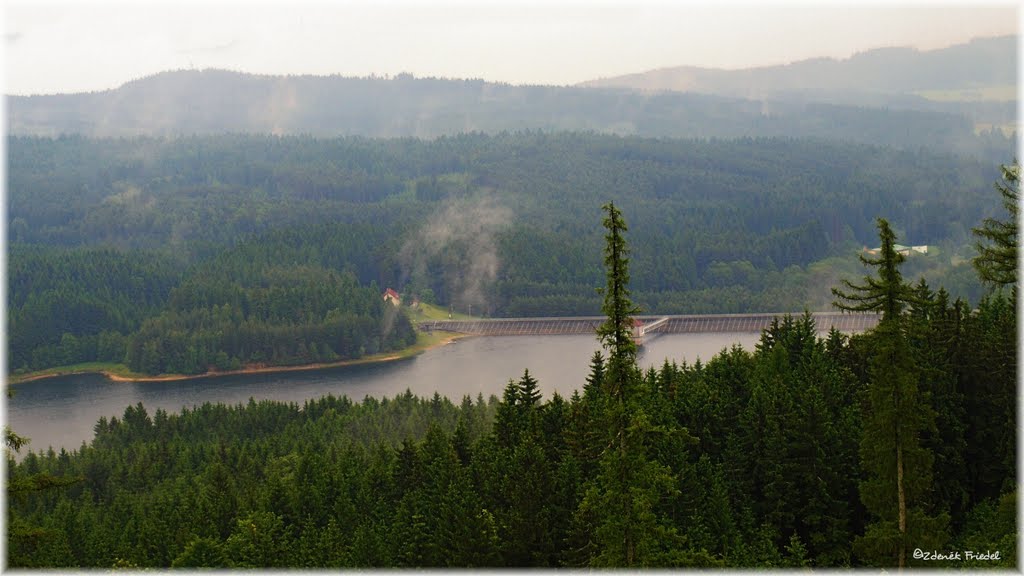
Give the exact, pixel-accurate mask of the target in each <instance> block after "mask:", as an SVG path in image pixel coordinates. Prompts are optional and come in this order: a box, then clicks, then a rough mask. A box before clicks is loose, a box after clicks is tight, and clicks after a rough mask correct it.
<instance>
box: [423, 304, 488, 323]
mask: <svg viewBox="0 0 1024 576" xmlns="http://www.w3.org/2000/svg"><path fill="white" fill-rule="evenodd" d="M409 317H410V318H412V319H413V320H414V321H416V322H423V321H425V320H448V319H449V318H448V310H447V309H445V308H441V307H440V306H434V305H433V304H427V303H425V302H420V305H419V306H417V307H416V309H415V310H409ZM479 319H480V318H479V317H478V316H470V315H469V314H463V313H461V312H454V313H452V316H451V320H479Z"/></svg>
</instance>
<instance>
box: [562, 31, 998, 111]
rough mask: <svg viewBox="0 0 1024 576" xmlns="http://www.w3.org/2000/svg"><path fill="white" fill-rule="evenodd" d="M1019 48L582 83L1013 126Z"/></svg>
mask: <svg viewBox="0 0 1024 576" xmlns="http://www.w3.org/2000/svg"><path fill="white" fill-rule="evenodd" d="M1017 44H1018V38H1017V36H1002V37H997V38H979V39H975V40H973V41H971V42H969V43H966V44H959V45H955V46H950V47H948V48H942V49H937V50H927V51H918V50H916V49H913V48H906V47H904V48H879V49H875V50H868V51H865V52H860V53H857V54H854V55H853V56H851V57H850V58H846V59H832V58H814V59H810V60H801V61H798V62H793V63H791V64H785V65H778V66H764V67H759V68H746V69H741V70H721V69H713V68H698V67H693V66H679V67H673V68H661V69H658V70H651V71H648V72H639V73H635V74H628V75H624V76H616V77H612V78H601V79H597V80H591V81H588V82H584V83H582V84H580V86H587V87H600V88H610V87H619V88H629V89H633V90H644V91H664V90H672V91H678V92H691V93H698V94H709V95H716V96H728V97H733V98H749V99H756V100H764V99H768V100H785V101H793V100H796V101H816V102H828V103H832V104H844V105H854V106H871V107H878V108H882V107H887V108H892V109H905V110H929V111H936V112H940V111H941V112H950V113H960V114H964V115H967V116H969V117H970V118H972V119H973V120H974V121H975V122H976V123H978V124H986V125H992V124H996V125H1003V126H1005V127H1007V128H1010V127H1012V126H1013V125H1015V124H1016V117H1017V100H1018V96H1017V92H1018V90H1017Z"/></svg>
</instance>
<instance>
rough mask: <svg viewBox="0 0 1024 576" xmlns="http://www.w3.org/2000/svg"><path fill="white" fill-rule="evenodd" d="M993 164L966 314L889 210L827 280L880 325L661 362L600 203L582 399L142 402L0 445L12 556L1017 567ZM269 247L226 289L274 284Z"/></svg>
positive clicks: (1008, 350)
mask: <svg viewBox="0 0 1024 576" xmlns="http://www.w3.org/2000/svg"><path fill="white" fill-rule="evenodd" d="M1004 178H1005V179H1004V180H1003V181H1002V182H1001V184H999V185H998V186H997V187H998V188H999V189H1000V191H1001V192H1002V193H1003V195H1004V201H1005V203H1006V206H1007V208H1008V209H1009V211H1010V218H1009V219H1002V218H996V217H990V218H987V219H984V220H982V221H980V222H981V224H980V226H979V227H978V228H976V231H975V235H976V237H977V239H978V245H977V248H978V253H979V256H978V258H977V259H976V260H975V261H974V263H975V266H976V269H977V271H978V272H979V274H980V276H981V278H982V279H984V281H985V282H986V284H987V285H989V287H990V291H989V292H988V293H987V294H986V295H985V296H984V297H983V298H981V299H980V300H979V301H977V303H976V304H973V305H972V304H969V303H968V302H967V301H965V300H963V299H960V298H952V297H951V296H950V295H949V293H948V292H947V291H946V290H944V289H942V288H939V289H937V290H933V289H932V288H931V287H930V286H929V284H928V283H927V282H926V281H924V280H920V281H917V282H914V283H911V282H908V281H906V280H904V276H903V265H904V258H903V256H902V255H900V254H899V253H898V252H897V251H896V249H895V242H896V240H897V239H898V238H899V236H898V235H897V234H896V233H895V231H894V229H893V228H892V227H891V226H890V223H889V222H888V221H887V220H884V219H877V220H876V222H875V226H876V232H877V235H878V236H877V238H878V240H879V241H880V243H881V247H880V248H881V250H880V252H879V254H878V255H877V256H873V257H863V259H862V263H863V264H864V265H865V267H866V270H867V275H866V276H865V277H864V279H863V280H862V281H851V280H849V279H846V280H844V281H843V282H840V283H837V284H836V285H835V288H834V289H833V290H832V293H833V296H834V298H835V304H836V306H838V307H840V308H841V309H844V310H849V311H851V313H857V312H858V311H871V312H879V313H881V314H882V315H883V318H882V320H881V322H880V324H879V326H878V327H877V328H876V329H873V330H871V331H868V332H865V333H861V334H856V335H852V336H847V335H843V334H840V333H838V332H835V331H833V332H830V333H829V334H827V336H824V337H823V336H822V335H821V334H820V333H819V332H818V331H817V329H816V327H815V326H814V324H813V320H812V319H811V317H810V316H809V315H804V316H802V317H792V316H786V317H783V318H779V319H777V320H776V321H775V323H773V325H772V326H771V327H770V328H769V329H767V330H765V331H764V332H763V333H762V335H761V339H760V342H759V343H758V345H757V346H756V348H755V350H753V351H746V350H743V349H742V348H739V347H734V348H732V349H730V350H723V351H722V352H721V353H720V354H718V355H717V356H715V357H714V358H713V359H711V360H710V361H708V362H707V363H701V362H697V363H695V364H693V365H688V364H682V365H678V364H675V363H669V362H666V363H665V364H664V365H663V366H662V367H661V368H660V369H654V368H652V369H650V370H648V371H646V372H641V371H640V370H639V369H638V367H637V364H636V346H635V344H634V343H633V341H632V338H631V333H630V330H631V326H632V324H631V322H630V319H631V316H632V315H633V314H635V313H636V312H637V307H636V304H635V303H634V302H633V300H632V289H631V287H632V286H633V285H634V284H633V282H631V274H632V272H633V270H634V269H633V267H632V264H633V262H634V261H633V260H632V257H633V254H632V253H631V250H633V249H636V250H637V251H639V247H640V246H641V241H640V240H638V237H640V236H641V235H640V234H632V235H630V236H629V238H630V242H629V243H628V244H627V241H626V233H627V227H626V224H625V222H626V220H625V217H624V211H620V210H619V208H618V207H616V206H615V205H613V204H608V205H606V206H605V207H604V214H605V216H604V224H605V226H604V227H605V234H604V238H603V244H604V246H605V249H604V252H603V257H602V256H600V255H599V256H598V259H599V261H602V262H603V264H604V270H605V275H604V276H605V277H604V279H603V282H598V283H597V284H602V285H604V289H603V290H602V294H601V295H600V297H599V300H600V301H599V306H600V309H601V311H602V312H603V313H604V315H605V316H606V321H605V323H604V324H602V325H601V327H600V328H599V329H598V331H597V337H598V339H599V340H600V342H601V343H602V346H603V353H601V352H598V353H595V355H594V357H593V359H592V362H591V369H590V374H589V376H588V377H587V379H586V382H581V383H578V386H577V388H578V389H577V391H576V392H574V393H573V395H572V396H571V397H570V398H562V397H560V396H558V395H555V396H553V397H551V398H548V399H543V398H542V397H541V394H540V393H539V390H538V382H537V381H536V379H534V378H533V377H532V376H531V375H530V373H529V371H528V370H527V371H526V372H524V374H523V375H522V377H521V378H520V379H519V380H518V381H509V382H508V385H507V386H506V388H505V391H504V394H503V397H502V398H500V399H497V398H491V399H490V400H485V399H483V398H480V397H478V398H477V399H476V400H475V401H474V400H473V399H471V398H468V397H466V398H463V399H462V401H461V403H459V404H458V405H456V404H454V403H452V402H451V401H449V400H448V399H445V398H442V397H440V396H438V395H436V394H435V395H434V397H433V398H430V399H424V398H418V397H415V396H413V395H412V394H411V393H408V392H407V393H406V394H404V395H399V396H398V397H396V398H392V399H379V400H378V399H374V398H370V397H367V398H366V399H364V400H363V401H362V402H353V401H352V400H350V399H348V398H336V397H331V396H328V397H325V398H321V399H316V400H310V401H307V402H306V403H305V404H304V405H303V406H298V405H296V404H285V403H279V402H269V401H266V402H253V401H250V402H249V403H248V404H247V405H237V406H224V405H209V404H207V405H203V406H199V407H195V408H191V409H185V410H183V411H182V412H181V413H180V414H168V413H166V412H164V411H161V410H158V411H157V412H156V413H155V414H152V415H150V414H149V413H148V412H147V410H146V408H145V407H144V406H143V405H141V404H139V405H137V406H132V407H129V408H127V409H126V410H125V412H124V415H123V417H122V418H120V419H118V418H111V419H109V420H107V419H101V420H100V421H99V422H98V423H97V425H96V428H95V432H96V433H95V437H94V439H93V440H92V442H90V443H87V444H86V443H83V445H82V447H81V448H80V449H79V450H75V451H72V452H66V451H64V450H62V451H61V452H60V453H59V454H55V453H53V451H52V450H51V451H49V452H46V453H36V452H33V451H29V452H28V453H27V455H25V456H24V457H23V458H21V459H20V461H16V460H15V458H14V456H15V455H14V453H13V452H12V451H11V450H9V451H8V479H7V481H8V511H7V513H8V527H9V528H8V535H7V553H8V565H9V566H10V567H105V568H110V567H134V568H143V567H161V566H162V567H168V566H170V567H236V568H245V567H499V566H501V567H744V568H769V567H792V568H797V567H846V566H852V567H859V566H876V567H877V566H883V567H897V566H900V567H902V566H912V567H929V568H938V567H945V566H953V567H981V566H1001V567H1015V566H1016V561H1017V549H1016V546H1017V545H1016V542H1017V526H1016V494H1017V491H1016V477H1015V473H1016V420H1015V406H1016V402H1015V399H1016V395H1015V394H1016V369H1017V361H1016V296H1017V273H1016V258H1017V224H1016V215H1017V212H1016V202H1017V199H1018V198H1017V197H1018V184H1017V178H1018V172H1017V169H1016V168H1010V169H1007V170H1006V171H1004ZM634 227H636V224H634ZM597 245H600V243H598V244H597ZM239 246H240V247H239V248H238V249H248V246H249V245H247V244H240V245H239ZM253 260H254V262H255V263H254V264H253V265H252V267H251V268H249V267H246V266H239V267H237V268H232V267H226V268H227V269H226V270H225V271H224V272H223V274H222V276H221V278H231V277H233V275H235V276H238V277H241V276H245V275H247V274H249V275H255V276H258V275H259V274H260V273H263V274H269V272H267V270H266V269H262V268H260V264H259V263H258V261H259V259H258V258H254V259H253ZM211 262H214V261H211ZM215 267H216V266H215ZM310 278H311V279H313V278H317V276H315V273H313V272H310ZM328 285H329V286H331V287H332V288H331V289H335V288H333V287H336V289H338V290H346V289H348V290H357V288H356V287H355V286H354V285H353V284H352V283H351V281H350V280H349V281H346V280H345V279H344V278H341V277H338V278H336V279H335V280H332V281H331V282H328ZM218 286H219V285H218V280H217V279H213V280H211V281H210V283H209V284H197V285H195V286H193V287H191V288H190V289H189V290H187V291H181V292H174V296H171V297H169V298H170V300H171V301H174V302H175V304H171V305H170V308H169V310H173V309H174V307H175V306H182V305H186V306H187V304H185V302H188V301H189V298H192V299H195V300H196V301H200V300H202V299H203V298H204V297H205V296H204V295H205V294H212V293H214V292H216V291H217V290H220V289H221V288H218ZM271 286H273V284H271ZM224 289H225V290H227V288H224ZM325 289H326V288H325ZM175 290H176V289H175ZM185 294H188V296H187V297H186V296H185ZM254 294H255V290H253V291H248V292H247V291H245V290H243V291H241V292H238V293H236V295H237V297H238V298H242V299H244V298H246V297H253V295H254ZM233 309H234V307H232V310H233ZM268 314H269V315H268ZM271 315H272V313H266V312H263V313H260V314H257V315H256V316H257V318H268V317H270V316H271ZM168 321H170V320H168ZM15 432H16V431H15ZM8 446H9V447H11V448H13V449H21V448H23V446H22V442H21V440H20V439H19V438H18V437H17V436H16V435H12V433H10V432H9V433H8ZM952 551H956V553H957V554H958V555H959V557H957V558H947V559H938V560H937V559H935V558H934V557H933V555H934V554H942V555H946V556H950V555H952ZM984 554H988V556H981V555H984Z"/></svg>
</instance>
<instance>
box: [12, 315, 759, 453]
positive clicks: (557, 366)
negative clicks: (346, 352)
mask: <svg viewBox="0 0 1024 576" xmlns="http://www.w3.org/2000/svg"><path fill="white" fill-rule="evenodd" d="M758 338H759V334H754V333H707V334H665V335H657V336H655V337H653V338H651V339H650V340H648V342H647V343H646V345H645V346H644V347H643V348H642V349H641V353H640V356H639V358H638V359H639V363H640V365H641V367H642V368H645V369H646V368H647V367H649V366H654V367H656V368H657V367H660V366H661V364H662V363H663V362H664V361H665V359H666V358H667V359H669V360H674V361H675V362H677V363H682V362H684V361H686V362H690V363H693V362H694V361H695V360H696V359H697V358H700V359H701V360H703V361H707V360H710V359H711V358H712V357H713V356H714V355H715V354H717V353H718V352H720V351H721V350H722V349H724V348H728V347H730V346H732V345H733V344H740V345H742V346H743V347H744V348H746V349H748V350H753V346H754V344H755V343H756V342H757V340H758ZM599 349H600V344H599V343H598V341H597V339H596V338H595V337H593V336H582V335H573V336H494V337H476V338H467V339H464V340H459V341H457V342H455V343H452V344H449V345H445V346H441V347H438V348H434V349H432V350H428V351H426V352H424V353H423V354H421V355H419V356H416V357H413V358H407V359H403V360H397V361H393V362H386V363H380V364H363V365H359V366H345V367H338V368H330V369H324V370H312V371H298V372H279V373H276V374H275V373H264V374H245V375H235V376H221V377H216V378H199V379H195V380H177V381H169V382H115V381H112V380H110V379H108V378H106V377H104V376H102V375H99V374H80V375H70V376H62V377H59V378H51V379H47V380H38V381H34V382H26V383H24V384H18V385H15V386H12V388H13V389H14V390H15V395H14V397H13V398H10V399H8V400H7V422H8V424H10V426H11V428H12V429H14V431H15V432H16V433H18V434H20V435H22V436H28V437H29V438H30V439H31V443H30V444H29V449H32V450H35V451H37V452H39V451H45V450H46V449H47V447H50V446H52V447H53V448H54V450H58V451H59V450H60V449H61V448H65V449H67V450H72V449H77V448H79V447H80V446H81V445H82V442H87V443H88V442H90V441H91V440H92V436H93V427H94V426H95V424H96V421H97V420H99V418H100V417H101V416H106V417H108V418H109V417H111V416H117V417H118V418H120V417H121V415H122V414H123V413H124V409H125V408H126V407H128V406H131V405H135V404H137V403H139V402H142V404H143V405H144V406H145V407H146V410H147V411H148V412H149V414H150V415H152V414H153V412H154V411H155V410H156V409H157V408H162V409H164V410H166V411H168V412H178V411H180V410H181V408H182V407H183V406H195V405H201V404H203V403H205V402H211V403H218V402H221V403H225V404H244V403H246V402H248V401H249V398H253V399H256V400H263V399H269V400H279V401H286V402H295V403H297V404H299V405H301V404H302V403H303V402H304V401H306V400H308V399H311V398H319V397H321V396H325V395H327V394H333V395H335V396H342V395H346V396H348V397H349V398H352V399H354V400H361V399H363V398H364V397H366V396H373V397H377V398H381V397H385V396H387V397H393V396H395V395H397V394H401V393H403V392H405V390H406V389H409V390H411V391H412V392H413V394H416V395H417V396H422V397H429V396H433V395H434V392H438V393H440V394H441V395H442V396H447V397H448V398H450V399H451V400H452V401H453V402H456V403H457V402H459V401H460V400H461V399H462V397H463V396H465V395H469V396H471V397H473V398H476V396H477V395H478V394H483V395H484V397H485V398H486V397H487V396H489V395H491V394H494V395H496V396H499V397H500V396H501V393H502V390H503V389H504V388H505V385H506V384H507V383H508V381H509V379H519V378H520V377H521V376H522V375H523V371H524V370H526V369H529V370H530V374H531V375H533V376H534V377H535V378H536V379H537V380H538V381H539V384H540V388H541V391H542V392H543V393H544V397H545V398H550V397H551V394H552V393H553V392H556V391H557V392H558V393H559V394H561V395H562V396H565V397H568V396H570V395H571V394H572V392H573V390H576V389H578V388H581V387H582V386H583V383H584V381H585V379H586V376H587V374H588V372H589V371H590V358H591V357H592V356H593V354H594V351H595V350H599ZM22 452H23V453H24V452H26V450H25V449H22Z"/></svg>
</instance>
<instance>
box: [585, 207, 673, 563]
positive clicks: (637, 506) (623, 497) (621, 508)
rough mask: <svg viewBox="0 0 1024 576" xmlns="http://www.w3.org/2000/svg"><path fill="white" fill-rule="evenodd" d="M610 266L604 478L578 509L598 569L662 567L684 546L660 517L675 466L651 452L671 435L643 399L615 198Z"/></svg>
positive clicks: (604, 330)
mask: <svg viewBox="0 0 1024 576" xmlns="http://www.w3.org/2000/svg"><path fill="white" fill-rule="evenodd" d="M603 209H604V210H605V211H606V212H607V214H608V215H607V217H606V218H605V219H604V226H605V228H606V229H607V230H608V232H607V234H606V235H605V240H606V244H605V250H604V256H605V259H604V261H605V267H606V274H607V278H608V283H607V287H606V288H605V290H604V291H603V292H604V305H603V306H602V310H603V311H604V313H605V315H606V316H607V320H606V321H605V322H604V323H603V324H602V325H601V326H600V327H598V329H597V334H598V337H599V339H600V340H601V343H602V344H603V346H604V347H605V348H606V349H607V351H608V360H607V362H606V364H605V372H604V374H603V383H602V389H603V394H602V397H603V398H604V400H605V401H604V402H603V409H604V418H603V421H604V422H605V424H606V433H605V434H604V435H603V437H601V438H600V440H601V441H602V444H603V453H602V456H601V461H600V464H599V467H598V474H597V477H596V478H595V479H594V481H593V482H592V483H590V484H589V486H588V488H587V489H586V491H585V495H584V497H583V501H582V502H581V504H580V511H579V512H578V514H579V515H580V516H581V517H590V518H592V519H593V524H592V529H593V540H594V542H595V543H596V547H595V548H596V550H595V551H594V555H593V556H592V557H591V558H590V561H589V563H590V565H591V566H604V567H623V566H630V567H632V566H657V565H659V564H664V563H667V562H669V561H670V559H669V558H668V556H667V555H666V552H667V551H668V550H671V549H673V548H675V547H676V545H677V544H678V543H679V542H678V540H679V538H678V536H677V534H676V532H675V529H674V528H672V527H670V526H668V525H667V523H666V522H664V521H663V520H664V519H663V518H661V517H660V516H659V510H658V509H657V504H658V502H659V500H660V499H661V498H662V497H663V495H664V494H666V493H668V492H671V491H672V490H674V482H673V479H672V476H671V474H670V472H669V470H668V469H667V468H666V467H664V466H662V465H660V464H658V463H657V462H655V461H653V460H651V459H649V458H648V457H647V447H646V446H645V443H644V442H645V437H647V436H649V435H651V434H653V433H656V432H664V431H663V430H657V429H656V427H654V426H653V425H652V424H651V420H650V418H649V416H648V415H647V414H646V413H645V410H644V407H643V404H642V394H640V393H639V390H638V387H639V386H640V384H641V381H642V379H641V376H640V371H639V369H638V368H637V365H636V355H637V346H636V343H635V342H634V341H633V332H632V331H633V316H634V315H635V314H637V313H638V312H639V309H638V308H637V307H636V306H634V305H633V303H632V302H631V301H630V298H629V295H630V293H629V287H628V284H629V258H628V257H627V256H628V253H629V250H628V248H627V246H626V240H625V237H624V235H623V234H624V232H625V231H626V223H625V221H624V220H623V218H622V213H621V212H620V211H619V210H618V209H617V208H616V207H615V205H614V204H613V203H609V204H606V205H605V206H603Z"/></svg>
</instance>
